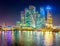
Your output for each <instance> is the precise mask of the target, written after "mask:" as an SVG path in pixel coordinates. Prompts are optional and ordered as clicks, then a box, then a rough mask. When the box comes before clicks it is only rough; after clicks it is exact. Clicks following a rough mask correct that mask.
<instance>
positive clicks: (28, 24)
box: [25, 8, 30, 26]
mask: <svg viewBox="0 0 60 46" xmlns="http://www.w3.org/2000/svg"><path fill="white" fill-rule="evenodd" d="M25 25H26V26H30V12H29V9H27V8H26V9H25Z"/></svg>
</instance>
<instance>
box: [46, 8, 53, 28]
mask: <svg viewBox="0 0 60 46" xmlns="http://www.w3.org/2000/svg"><path fill="white" fill-rule="evenodd" d="M47 25H48V26H49V27H52V26H53V25H52V15H51V11H50V8H49V9H48V8H47Z"/></svg>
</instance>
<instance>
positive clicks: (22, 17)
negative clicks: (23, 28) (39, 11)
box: [21, 11, 25, 24]
mask: <svg viewBox="0 0 60 46" xmlns="http://www.w3.org/2000/svg"><path fill="white" fill-rule="evenodd" d="M21 22H22V24H24V23H25V15H24V11H21Z"/></svg>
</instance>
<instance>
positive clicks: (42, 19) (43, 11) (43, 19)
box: [40, 7, 45, 27]
mask: <svg viewBox="0 0 60 46" xmlns="http://www.w3.org/2000/svg"><path fill="white" fill-rule="evenodd" d="M40 17H41V26H42V27H43V26H44V25H45V10H44V8H43V7H41V8H40Z"/></svg>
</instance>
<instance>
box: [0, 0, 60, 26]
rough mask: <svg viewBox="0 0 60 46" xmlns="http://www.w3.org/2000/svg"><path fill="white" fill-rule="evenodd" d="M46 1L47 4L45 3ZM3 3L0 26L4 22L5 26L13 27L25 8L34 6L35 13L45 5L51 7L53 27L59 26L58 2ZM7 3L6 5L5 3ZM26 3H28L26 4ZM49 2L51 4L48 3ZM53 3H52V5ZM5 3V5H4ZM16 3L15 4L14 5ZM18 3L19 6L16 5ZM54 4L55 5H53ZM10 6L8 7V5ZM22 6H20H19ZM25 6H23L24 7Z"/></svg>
mask: <svg viewBox="0 0 60 46" xmlns="http://www.w3.org/2000/svg"><path fill="white" fill-rule="evenodd" d="M46 1H47V2H46ZM46 1H36V0H35V1H34V0H31V1H27V0H26V1H17V2H16V1H14V2H13V1H10V2H9V1H5V2H3V1H2V3H3V4H1V7H0V16H1V17H0V25H1V24H2V23H3V22H6V24H7V25H14V24H16V21H19V20H20V12H21V11H23V10H24V9H25V8H27V7H29V5H34V6H35V7H36V9H37V11H39V10H40V7H46V6H47V5H49V6H51V8H52V13H53V14H52V16H53V23H54V25H60V21H59V20H60V19H59V17H60V16H59V15H60V11H59V10H60V9H59V7H60V6H59V5H58V4H59V2H58V1H56V0H55V1H48V0H46ZM6 2H8V3H6ZM11 2H12V3H11ZM26 2H28V3H26ZM50 2H51V3H50ZM53 2H54V3H53ZM4 3H6V4H4ZM16 3H17V4H16ZM18 3H19V4H18ZM55 3H56V4H55ZM9 4H10V5H9ZM20 4H22V5H20ZM24 4H25V6H24Z"/></svg>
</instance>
